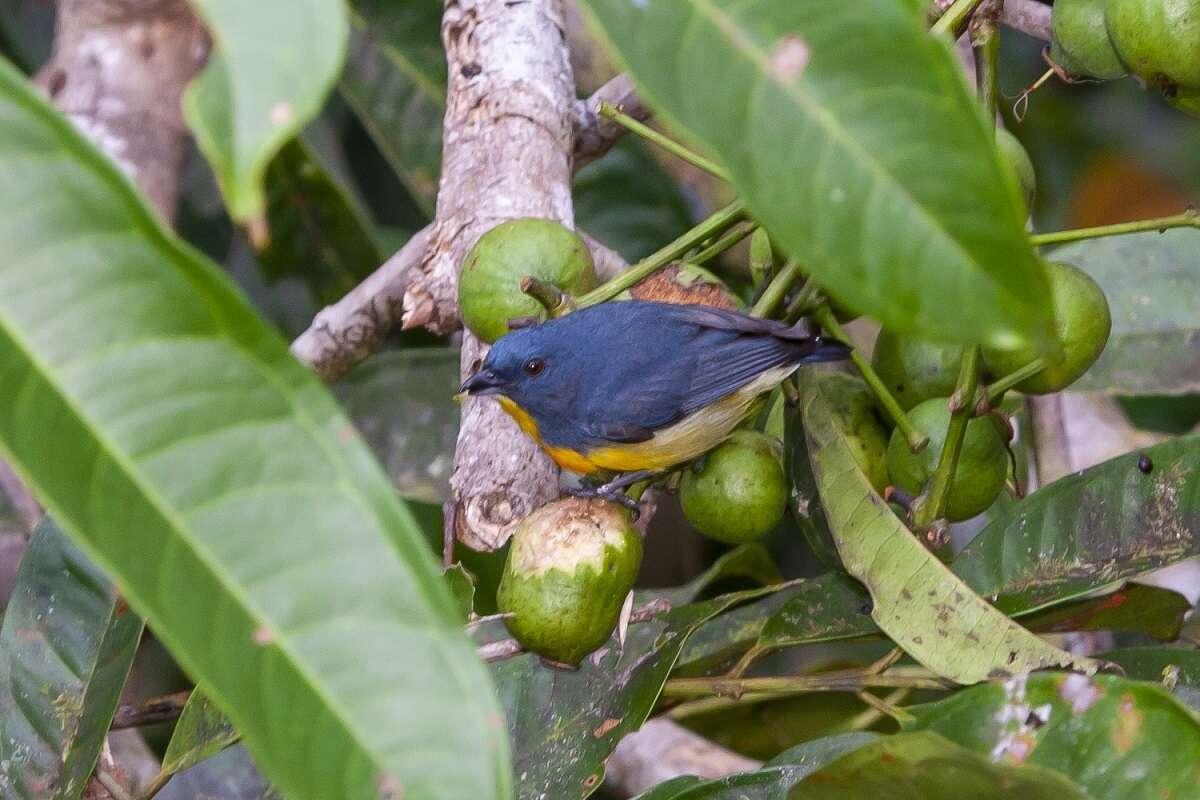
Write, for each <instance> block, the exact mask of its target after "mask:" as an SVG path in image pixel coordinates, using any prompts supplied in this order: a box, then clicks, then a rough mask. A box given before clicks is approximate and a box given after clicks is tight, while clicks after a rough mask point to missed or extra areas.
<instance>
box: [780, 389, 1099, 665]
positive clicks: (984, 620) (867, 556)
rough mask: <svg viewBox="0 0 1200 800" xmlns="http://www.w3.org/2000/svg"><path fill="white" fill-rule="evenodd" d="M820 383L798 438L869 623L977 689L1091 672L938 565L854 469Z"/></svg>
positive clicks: (806, 402) (805, 399)
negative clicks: (1043, 675)
mask: <svg viewBox="0 0 1200 800" xmlns="http://www.w3.org/2000/svg"><path fill="white" fill-rule="evenodd" d="M825 383H826V381H825V380H823V379H822V374H821V373H820V372H818V371H815V370H811V369H807V370H805V380H804V389H803V392H802V394H801V400H800V402H801V406H802V408H803V414H804V422H805V433H806V435H807V436H808V449H809V452H810V453H811V454H812V463H813V472H814V474H815V476H816V482H817V488H818V489H819V491H820V493H821V498H822V500H823V502H824V505H825V514H826V517H827V518H828V520H829V528H830V532H831V533H832V534H833V538H834V542H835V543H836V544H837V548H838V553H839V554H840V555H841V558H842V563H843V564H845V566H846V571H847V572H849V573H850V574H851V575H852V576H854V577H855V578H857V579H858V580H859V581H861V582H862V583H863V584H864V585H865V586H866V587H867V589H868V590H869V591H870V592H871V597H872V600H873V605H872V609H871V617H872V618H873V619H874V620H875V624H877V625H878V626H879V627H880V629H881V630H883V632H884V633H886V634H887V635H888V636H889V637H891V638H892V640H893V641H895V642H896V643H897V644H898V645H900V646H901V647H903V648H904V650H905V651H906V652H907V653H908V654H909V655H911V656H912V657H913V658H915V659H916V660H917V661H920V662H921V663H922V664H924V665H925V666H926V667H928V668H929V669H931V670H933V671H934V672H936V673H937V674H939V675H941V676H943V677H945V678H949V679H951V680H955V681H958V682H959V683H975V682H977V681H981V680H984V679H986V678H987V677H988V676H989V675H993V674H995V673H997V672H1011V673H1016V672H1028V671H1030V670H1035V669H1045V668H1048V667H1063V668H1073V669H1080V670H1085V671H1087V672H1095V671H1096V669H1097V668H1098V666H1099V665H1098V664H1097V663H1096V662H1093V661H1090V660H1088V659H1082V658H1077V657H1075V656H1072V655H1071V654H1070V653H1067V652H1065V651H1063V650H1060V649H1058V648H1056V647H1052V646H1051V645H1049V644H1047V643H1046V642H1044V641H1042V640H1041V639H1039V638H1037V637H1036V636H1034V635H1033V634H1031V633H1029V632H1028V631H1026V630H1025V629H1024V628H1022V627H1021V626H1019V625H1017V624H1016V623H1015V622H1013V621H1012V620H1010V619H1009V618H1008V617H1006V616H1004V614H1002V613H1000V612H999V611H997V610H996V609H995V608H993V607H992V606H991V605H989V604H988V603H987V601H985V600H984V599H983V598H981V597H980V596H979V595H977V594H975V592H973V591H972V590H971V589H970V587H969V586H968V585H967V584H966V583H964V582H963V581H962V580H961V579H960V578H959V577H958V576H956V575H955V574H954V573H953V572H951V571H950V569H949V568H948V567H947V566H946V565H945V564H943V563H942V562H941V561H939V560H938V559H937V557H936V556H935V555H934V554H933V553H931V552H930V551H929V550H928V549H927V548H926V547H925V546H924V545H923V544H922V543H921V542H920V541H919V540H918V539H917V537H916V536H914V535H913V534H912V533H911V532H910V531H909V530H908V529H907V528H906V527H905V526H904V523H902V522H901V521H900V520H899V519H898V518H897V517H896V515H895V514H894V513H892V510H891V509H890V508H889V507H888V504H887V503H886V502H884V500H883V498H881V497H880V496H879V495H877V494H876V493H875V491H874V489H872V488H871V484H870V482H869V481H868V480H867V478H866V476H865V475H863V473H862V471H861V470H860V469H859V468H858V465H857V463H855V461H854V456H853V454H852V453H851V451H850V449H849V446H848V445H847V444H846V440H845V435H844V432H843V431H841V430H840V429H839V426H838V422H837V419H836V417H835V415H834V413H833V410H832V405H831V399H830V398H828V397H826V395H825V393H824V391H823V388H822V387H823V386H824V385H825Z"/></svg>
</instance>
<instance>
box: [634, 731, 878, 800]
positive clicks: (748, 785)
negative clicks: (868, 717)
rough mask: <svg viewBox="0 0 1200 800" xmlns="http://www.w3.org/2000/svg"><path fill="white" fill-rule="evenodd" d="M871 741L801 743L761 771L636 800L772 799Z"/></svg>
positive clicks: (850, 737) (660, 790)
mask: <svg viewBox="0 0 1200 800" xmlns="http://www.w3.org/2000/svg"><path fill="white" fill-rule="evenodd" d="M875 738H877V737H876V736H874V735H873V734H870V733H847V734H842V735H840V736H830V737H829V738H827V739H818V740H816V741H813V742H805V743H804V744H802V745H798V746H796V747H793V748H791V749H790V750H788V751H787V752H785V753H781V754H780V755H779V756H778V757H777V758H775V759H772V761H771V763H770V764H769V765H767V766H766V767H764V768H763V769H758V770H754V771H752V772H739V773H735V774H733V775H729V776H728V777H725V778H719V779H717V780H711V781H705V780H701V779H699V778H692V779H690V780H687V781H683V780H680V781H679V782H673V781H672V782H668V783H664V784H661V785H659V786H657V787H655V788H654V789H653V790H651V791H649V792H646V793H645V794H640V795H638V796H637V800H776V798H781V797H783V796H784V794H783V793H784V792H786V791H787V790H788V789H791V788H792V787H793V786H795V785H796V784H797V783H799V782H800V781H801V780H803V779H804V778H805V777H807V776H808V775H810V774H812V773H813V772H816V771H817V770H818V769H820V768H821V767H824V766H825V765H826V764H828V763H829V762H830V761H833V760H834V759H836V758H839V757H840V756H842V755H844V754H846V753H848V752H851V751H852V750H857V749H858V748H859V747H862V746H863V745H865V744H867V743H869V742H871V741H873V740H874V739H875ZM672 784H673V785H672Z"/></svg>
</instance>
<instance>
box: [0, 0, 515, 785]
mask: <svg viewBox="0 0 1200 800" xmlns="http://www.w3.org/2000/svg"><path fill="white" fill-rule="evenodd" d="M257 7H258V6H257V5H256V6H255V8H257ZM246 8H247V9H249V6H246ZM246 13H251V12H250V11H249V10H247V12H246ZM255 13H257V12H255ZM300 13H302V12H300V11H297V10H295V9H293V15H295V14H300ZM276 38H277V37H271V38H270V40H271V41H275V40H276ZM0 165H2V166H0V169H2V171H3V173H4V174H5V176H6V179H7V180H8V182H9V186H10V187H13V191H9V192H6V193H0V240H3V241H4V242H5V244H6V250H5V252H6V253H9V254H19V255H18V256H15V257H14V256H13V255H9V256H8V257H5V258H3V259H0V385H3V386H4V387H5V391H3V392H0V455H2V456H3V457H4V458H5V459H6V460H7V461H8V462H9V463H10V464H12V465H14V467H16V468H18V470H19V471H20V472H21V473H22V475H23V477H25V478H26V479H27V481H28V482H29V483H30V484H31V486H33V487H34V489H35V491H36V492H37V494H38V496H39V497H40V498H41V499H43V500H44V501H45V502H46V504H47V506H48V507H50V508H51V509H52V510H53V511H54V513H55V516H56V519H58V521H59V522H60V523H61V524H62V525H63V527H64V528H65V529H66V530H68V532H70V533H71V534H72V536H73V538H74V539H75V540H76V541H77V542H78V543H80V545H81V546H82V547H83V548H84V550H85V551H86V552H88V554H89V555H91V556H92V557H93V558H95V559H96V561H97V562H98V563H99V564H100V565H101V566H102V567H104V569H105V570H106V571H107V572H108V573H109V574H111V575H112V576H113V577H114V579H115V580H116V581H117V583H118V584H119V585H120V586H121V590H122V592H123V593H124V594H125V595H126V596H127V597H128V599H129V602H130V604H131V605H132V606H133V607H134V608H135V609H136V610H137V611H138V612H139V613H141V614H143V615H144V616H145V617H146V618H147V620H148V621H149V622H151V624H153V626H154V629H155V632H156V634H157V635H158V636H159V637H160V638H161V639H162V641H163V642H164V644H165V645H166V646H167V647H168V648H169V649H170V651H171V653H172V655H173V656H175V658H176V659H177V660H178V661H179V662H180V664H181V665H182V666H183V667H184V669H185V670H186V671H187V672H188V674H189V675H190V676H191V677H192V678H193V679H195V680H196V681H198V682H200V683H202V684H203V685H204V686H205V687H206V688H207V690H208V691H209V693H210V694H211V696H212V698H213V699H214V701H216V703H217V704H218V706H219V707H220V708H221V709H222V710H223V711H225V712H226V713H227V714H229V716H230V718H231V719H232V720H233V722H234V724H235V725H236V726H237V728H238V730H239V731H241V732H242V734H243V736H244V737H245V740H246V743H247V745H248V746H249V748H250V750H251V752H253V753H254V755H255V757H256V758H257V759H258V761H259V763H260V764H261V766H262V767H263V769H264V771H265V772H266V773H267V774H268V776H269V777H270V778H271V779H272V781H274V782H276V783H277V784H278V785H279V786H280V787H281V788H282V789H283V790H284V791H285V792H287V793H288V794H289V795H291V796H295V797H326V796H338V797H343V796H345V797H359V796H374V794H373V793H375V792H376V791H377V790H378V786H379V784H380V781H384V782H385V783H387V784H389V785H390V784H392V783H394V782H396V781H399V782H400V784H401V785H403V786H404V789H405V791H406V792H407V793H408V794H410V795H411V796H420V797H429V798H461V797H479V798H493V797H498V798H506V797H509V796H510V794H511V791H510V789H509V777H508V775H509V773H508V757H507V743H506V742H505V741H504V738H503V733H502V731H501V730H500V728H499V724H498V720H499V713H500V712H499V707H498V705H497V703H496V700H495V697H494V694H493V691H492V688H491V684H490V681H489V678H488V675H487V672H486V670H485V669H484V668H483V666H482V665H481V664H480V663H479V661H478V660H477V657H476V656H475V654H474V652H473V649H472V647H471V646H470V641H469V639H468V638H467V637H466V636H465V635H464V633H463V630H462V626H461V624H460V623H459V621H458V619H457V615H456V613H455V609H454V604H453V601H452V599H451V597H450V593H449V592H448V591H447V590H446V588H445V586H444V585H443V584H442V582H441V578H440V576H439V575H438V571H437V566H436V565H435V563H434V560H433V558H432V555H431V553H430V552H429V549H428V547H427V545H426V544H425V542H424V541H423V539H422V537H421V534H420V533H419V531H418V530H417V528H416V525H415V523H414V521H413V519H412V517H411V515H410V514H409V513H408V511H407V510H406V509H405V508H404V506H403V505H402V504H401V503H400V502H398V501H397V500H396V498H395V496H394V494H393V490H392V487H391V486H390V485H389V483H388V481H387V479H386V477H385V476H384V475H383V473H382V471H381V470H380V469H379V468H378V466H377V465H376V464H375V463H374V462H373V460H372V459H371V457H370V454H369V452H368V450H367V448H366V447H365V446H364V445H363V443H362V442H361V440H360V439H359V438H358V437H357V436H356V435H355V434H354V431H353V428H352V426H351V425H350V422H349V420H347V419H346V417H344V416H343V415H342V414H341V412H340V411H339V410H338V408H337V406H336V404H335V403H334V401H333V399H332V397H331V396H330V395H329V393H328V392H327V391H326V390H325V388H324V387H323V386H322V385H321V384H320V382H319V381H318V380H317V379H316V378H315V376H313V374H312V373H311V372H309V371H308V370H307V369H305V368H304V367H303V366H302V365H301V364H300V363H299V362H297V361H296V360H295V359H294V358H292V356H291V355H290V354H289V353H288V350H287V344H286V343H285V342H284V341H282V340H281V339H280V338H279V336H278V335H277V334H275V333H274V332H273V331H272V330H271V329H270V328H269V327H268V326H267V325H266V324H265V323H264V322H263V321H262V320H261V319H259V318H258V317H257V316H255V314H254V312H253V311H252V310H251V309H250V308H249V306H248V305H247V303H246V301H245V300H244V299H243V298H242V297H241V296H240V295H238V293H237V291H236V290H235V289H234V287H233V286H232V285H231V284H230V283H229V281H228V280H227V279H226V278H225V277H224V276H223V275H222V274H221V272H220V271H219V270H218V268H217V267H216V266H215V265H213V264H212V263H210V262H208V261H206V260H205V259H203V258H202V257H201V256H199V255H198V254H197V253H196V252H195V251H193V250H191V249H190V248H188V247H187V246H185V245H183V244H182V243H181V242H179V241H178V240H177V239H175V238H174V237H173V236H172V235H171V234H169V233H168V232H167V231H166V230H164V229H163V227H162V226H161V224H160V223H159V221H158V220H157V219H156V218H155V217H154V216H153V215H152V214H151V212H150V211H149V209H148V208H147V206H146V205H145V203H144V202H143V201H142V200H141V198H140V197H139V196H138V195H137V194H136V192H135V191H134V189H133V188H132V186H131V185H130V183H129V182H128V180H127V179H126V178H125V177H124V176H123V175H122V174H121V173H120V172H119V171H117V170H116V168H115V167H114V166H113V165H112V164H111V163H110V162H108V161H107V160H106V159H105V158H104V157H103V156H102V155H101V154H100V153H99V152H97V151H96V150H95V149H94V148H93V147H92V146H91V145H90V144H89V143H88V142H87V141H86V140H84V139H83V138H82V136H81V135H80V134H79V133H78V132H77V131H76V130H75V129H74V128H73V127H72V126H71V125H70V123H68V122H67V121H66V120H64V119H63V118H62V117H61V116H59V114H58V113H57V112H55V111H54V109H52V108H51V107H50V106H49V105H48V104H47V103H46V102H45V100H43V99H42V98H41V97H40V96H39V95H38V94H37V93H36V92H34V91H33V90H32V89H31V88H30V87H29V85H28V84H27V83H25V81H24V80H23V79H21V78H20V76H19V75H17V74H16V72H15V71H14V70H13V69H12V68H11V67H10V66H9V65H7V63H0ZM318 752H319V754H320V757H316V756H315V755H314V753H318Z"/></svg>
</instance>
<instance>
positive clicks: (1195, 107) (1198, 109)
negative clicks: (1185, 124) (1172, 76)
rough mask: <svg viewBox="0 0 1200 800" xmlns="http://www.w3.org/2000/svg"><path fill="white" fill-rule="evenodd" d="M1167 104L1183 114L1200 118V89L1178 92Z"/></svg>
mask: <svg viewBox="0 0 1200 800" xmlns="http://www.w3.org/2000/svg"><path fill="white" fill-rule="evenodd" d="M1168 102H1169V103H1170V104H1171V105H1173V106H1175V108H1177V109H1179V110H1180V111H1182V112H1183V113H1185V114H1191V115H1192V116H1193V117H1200V89H1194V90H1180V91H1179V92H1177V93H1176V94H1175V96H1174V97H1170V98H1168Z"/></svg>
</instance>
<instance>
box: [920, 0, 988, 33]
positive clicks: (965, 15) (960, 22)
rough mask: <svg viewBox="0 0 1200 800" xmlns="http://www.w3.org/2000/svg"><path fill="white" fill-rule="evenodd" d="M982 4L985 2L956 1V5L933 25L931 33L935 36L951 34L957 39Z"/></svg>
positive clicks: (978, 0) (947, 10)
mask: <svg viewBox="0 0 1200 800" xmlns="http://www.w3.org/2000/svg"><path fill="white" fill-rule="evenodd" d="M982 2H983V0H954V5H952V6H950V7H949V8H948V9H946V13H945V14H942V16H941V17H939V18H938V21H937V22H935V23H933V26H932V27H930V29H929V30H930V32H931V33H933V34H935V35H940V34H943V33H949V34H951V36H953V37H954V38H955V39H957V38H958V37H959V36H960V35H961V34H962V32H963V27H964V26H965V25H966V24H967V20H968V19H969V18H970V16H971V15H972V14H974V13H975V9H976V8H977V7H978V6H979V4H980V3H982Z"/></svg>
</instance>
